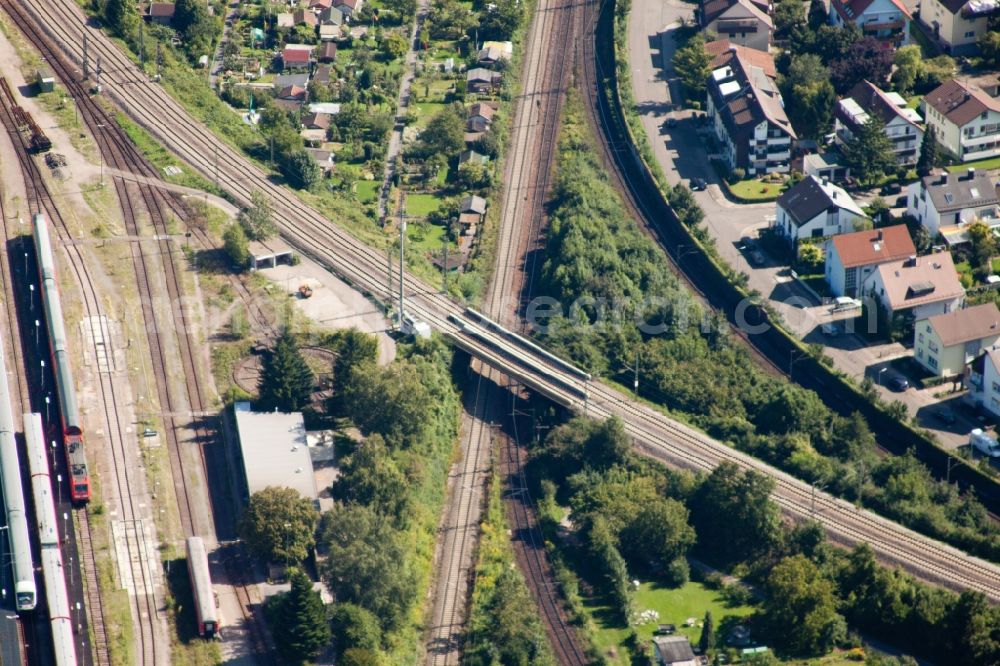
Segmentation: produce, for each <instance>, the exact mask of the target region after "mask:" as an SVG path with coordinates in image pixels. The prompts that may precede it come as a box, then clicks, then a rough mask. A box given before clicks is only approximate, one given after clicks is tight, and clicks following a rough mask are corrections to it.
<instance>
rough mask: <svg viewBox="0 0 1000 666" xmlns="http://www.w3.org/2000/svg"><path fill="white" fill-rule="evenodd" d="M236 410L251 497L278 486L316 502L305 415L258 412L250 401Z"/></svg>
mask: <svg viewBox="0 0 1000 666" xmlns="http://www.w3.org/2000/svg"><path fill="white" fill-rule="evenodd" d="M233 411H234V413H235V416H236V430H237V434H238V436H239V440H240V452H241V453H242V458H243V472H244V475H245V477H246V482H247V488H248V490H249V491H250V494H251V495H252V494H254V493H256V492H258V491H261V490H264V489H265V488H267V487H269V486H278V487H286V488H294V489H295V490H297V491H298V492H299V494H300V495H302V496H303V497H306V498H308V499H310V500H315V499H316V497H317V495H318V493H317V492H316V479H315V477H314V476H313V468H312V459H311V457H310V456H309V447H308V445H307V443H306V426H305V422H304V421H303V420H302V414H301V413H299V412H295V413H292V414H283V413H281V412H254V411H251V410H250V403H249V402H238V403H236V405H235V407H234V410H233Z"/></svg>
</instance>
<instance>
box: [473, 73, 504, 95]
mask: <svg viewBox="0 0 1000 666" xmlns="http://www.w3.org/2000/svg"><path fill="white" fill-rule="evenodd" d="M501 78H502V75H501V74H500V72H494V71H491V70H489V69H486V68H484V67H474V68H472V69H470V70H469V71H468V72H466V73H465V86H466V89H467V90H468V91H469V92H472V93H482V94H489V93H492V92H495V91H496V89H497V88H499V87H500V79H501Z"/></svg>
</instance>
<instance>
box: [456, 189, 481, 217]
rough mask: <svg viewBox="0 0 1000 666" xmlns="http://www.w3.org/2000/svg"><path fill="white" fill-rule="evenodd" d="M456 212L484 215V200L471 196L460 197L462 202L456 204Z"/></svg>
mask: <svg viewBox="0 0 1000 666" xmlns="http://www.w3.org/2000/svg"><path fill="white" fill-rule="evenodd" d="M458 212H459V214H462V213H475V214H476V215H480V216H482V215H485V214H486V199H484V198H482V197H480V196H477V195H475V194H471V195H468V196H465V197H462V200H461V201H459V202H458Z"/></svg>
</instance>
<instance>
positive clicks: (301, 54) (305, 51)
mask: <svg viewBox="0 0 1000 666" xmlns="http://www.w3.org/2000/svg"><path fill="white" fill-rule="evenodd" d="M312 50H313V47H312V46H311V45H309V44H287V45H286V46H285V50H284V51H282V52H281V65H282V67H283V68H284V69H285V70H286V71H288V70H292V69H298V70H303V69H309V65H310V64H311V63H312Z"/></svg>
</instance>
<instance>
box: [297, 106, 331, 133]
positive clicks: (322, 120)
mask: <svg viewBox="0 0 1000 666" xmlns="http://www.w3.org/2000/svg"><path fill="white" fill-rule="evenodd" d="M302 127H303V128H304V129H311V130H324V131H325V130H328V129H330V115H329V114H326V113H316V112H314V111H310V112H309V113H307V114H306V115H304V116H302Z"/></svg>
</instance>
